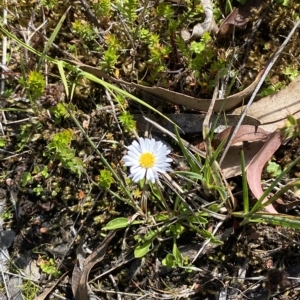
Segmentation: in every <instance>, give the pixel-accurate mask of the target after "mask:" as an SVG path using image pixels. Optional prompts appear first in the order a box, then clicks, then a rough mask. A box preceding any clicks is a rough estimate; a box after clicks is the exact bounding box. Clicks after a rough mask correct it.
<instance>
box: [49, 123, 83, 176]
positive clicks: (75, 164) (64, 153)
mask: <svg viewBox="0 0 300 300" xmlns="http://www.w3.org/2000/svg"><path fill="white" fill-rule="evenodd" d="M73 139H74V134H73V131H72V130H70V129H66V130H63V131H62V132H59V133H57V134H55V135H54V137H53V138H52V141H51V142H50V143H49V144H48V145H47V151H46V152H45V153H44V155H45V156H48V157H49V158H51V159H53V160H58V161H59V162H60V163H61V164H62V166H63V167H64V168H65V169H68V170H70V171H71V172H73V173H75V174H76V175H77V176H79V177H80V176H81V173H82V172H83V170H84V165H83V162H82V159H81V158H79V157H77V156H76V155H75V154H76V150H75V149H74V148H72V147H71V142H72V140H73Z"/></svg>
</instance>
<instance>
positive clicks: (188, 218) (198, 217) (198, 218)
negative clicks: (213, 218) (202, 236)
mask: <svg viewBox="0 0 300 300" xmlns="http://www.w3.org/2000/svg"><path fill="white" fill-rule="evenodd" d="M196 216H197V218H195V217H194V216H189V217H187V221H189V222H190V223H197V224H199V222H200V223H201V224H207V222H208V221H207V220H206V219H205V218H203V217H200V216H198V215H197V214H196Z"/></svg>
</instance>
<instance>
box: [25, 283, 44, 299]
mask: <svg viewBox="0 0 300 300" xmlns="http://www.w3.org/2000/svg"><path fill="white" fill-rule="evenodd" d="M39 291H40V287H39V286H38V285H37V284H35V283H34V282H33V281H31V280H26V279H25V280H23V284H22V295H23V297H24V299H25V300H33V299H35V298H36V295H37V294H38V293H39Z"/></svg>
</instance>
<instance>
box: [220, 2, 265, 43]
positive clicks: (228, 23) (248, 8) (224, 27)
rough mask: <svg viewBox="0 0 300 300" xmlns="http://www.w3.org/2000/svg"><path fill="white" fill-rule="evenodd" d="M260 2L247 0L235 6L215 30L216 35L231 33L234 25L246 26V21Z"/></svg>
mask: <svg viewBox="0 0 300 300" xmlns="http://www.w3.org/2000/svg"><path fill="white" fill-rule="evenodd" d="M262 3H263V1H262V0H252V1H247V2H246V3H245V4H244V5H240V6H239V7H238V8H235V9H234V10H233V11H232V12H231V13H230V14H229V15H228V16H227V17H226V18H225V20H224V21H223V22H222V24H221V26H220V28H219V30H218V32H217V36H218V37H223V36H226V35H228V34H231V33H232V32H233V28H234V27H237V28H240V29H245V28H246V27H247V23H248V22H249V20H250V19H251V18H252V17H253V15H254V14H255V13H257V11H258V9H259V8H260V7H261V5H262Z"/></svg>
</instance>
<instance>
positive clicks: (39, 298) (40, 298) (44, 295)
mask: <svg viewBox="0 0 300 300" xmlns="http://www.w3.org/2000/svg"><path fill="white" fill-rule="evenodd" d="M68 273H69V271H68V272H66V273H65V274H63V275H62V276H61V277H60V278H59V279H58V280H56V281H55V283H54V284H53V285H51V286H50V287H49V288H46V289H45V291H44V292H43V293H42V294H40V295H38V296H37V297H35V298H34V300H44V299H46V298H47V297H48V296H49V295H50V293H51V292H52V291H53V290H54V288H55V287H56V286H57V284H58V283H59V282H60V281H61V280H62V279H63V278H64V277H65V276H66V274H68Z"/></svg>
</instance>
